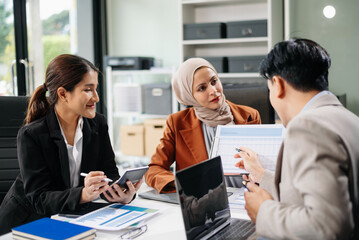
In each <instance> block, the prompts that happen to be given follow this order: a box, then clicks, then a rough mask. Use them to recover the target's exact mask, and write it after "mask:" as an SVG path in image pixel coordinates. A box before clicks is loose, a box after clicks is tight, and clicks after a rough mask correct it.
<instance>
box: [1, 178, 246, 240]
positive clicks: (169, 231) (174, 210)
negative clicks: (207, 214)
mask: <svg viewBox="0 0 359 240" xmlns="http://www.w3.org/2000/svg"><path fill="white" fill-rule="evenodd" d="M149 189H150V188H149V187H148V186H146V185H145V184H143V186H141V189H140V190H139V192H142V191H147V190H149ZM231 190H234V189H230V191H231ZM130 205H133V206H142V207H147V208H161V209H164V211H162V212H161V213H160V214H157V215H156V216H154V217H152V218H150V219H148V220H147V231H146V232H145V233H143V234H142V235H141V236H139V237H138V238H136V239H138V240H141V239H158V240H162V239H163V240H165V239H166V240H167V239H169V238H170V239H171V240H182V239H186V235H185V229H184V225H183V220H182V214H181V209H180V206H179V205H177V204H171V203H165V202H159V201H154V200H147V199H142V198H140V197H139V196H137V197H136V199H135V200H134V201H133V202H132V203H131V204H130ZM230 206H231V215H232V217H233V218H241V219H249V217H248V215H247V213H246V211H245V210H240V209H238V208H232V205H230ZM126 231H128V230H127V229H126V230H121V231H103V230H98V231H97V232H96V235H97V237H96V239H100V240H105V239H106V240H107V239H120V238H119V236H120V235H121V234H123V233H124V232H126ZM10 239H12V234H11V233H7V234H5V235H3V236H0V240H10Z"/></svg>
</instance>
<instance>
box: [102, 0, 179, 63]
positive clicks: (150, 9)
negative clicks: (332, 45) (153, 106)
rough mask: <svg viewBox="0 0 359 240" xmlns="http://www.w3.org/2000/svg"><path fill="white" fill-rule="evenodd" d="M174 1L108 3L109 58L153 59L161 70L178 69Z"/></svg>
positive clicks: (150, 0) (114, 1) (133, 0)
mask: <svg viewBox="0 0 359 240" xmlns="http://www.w3.org/2000/svg"><path fill="white" fill-rule="evenodd" d="M178 28H179V7H178V1H177V0H130V1H129V0H110V1H108V33H109V54H110V55H113V56H115V55H119V56H153V57H155V58H156V60H158V61H159V64H161V63H162V65H163V66H164V67H172V66H178V65H179V61H180V55H179V46H180V45H179V44H180V43H179V31H178Z"/></svg>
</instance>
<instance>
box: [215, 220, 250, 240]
mask: <svg viewBox="0 0 359 240" xmlns="http://www.w3.org/2000/svg"><path fill="white" fill-rule="evenodd" d="M254 232H255V225H254V223H252V222H251V221H248V220H242V219H235V218H231V222H230V224H229V225H228V226H227V227H225V228H223V229H222V230H221V231H219V232H218V233H217V234H216V235H214V236H213V237H211V238H210V239H211V240H216V239H247V238H249V237H250V236H251V235H252V234H253V233H254Z"/></svg>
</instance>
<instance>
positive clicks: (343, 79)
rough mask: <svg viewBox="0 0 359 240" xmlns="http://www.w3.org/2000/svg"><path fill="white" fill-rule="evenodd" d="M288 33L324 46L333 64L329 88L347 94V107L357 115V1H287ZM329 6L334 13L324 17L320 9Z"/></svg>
mask: <svg viewBox="0 0 359 240" xmlns="http://www.w3.org/2000/svg"><path fill="white" fill-rule="evenodd" d="M289 4H290V36H291V37H306V38H310V39H313V40H315V41H317V42H318V43H320V44H321V45H322V46H323V47H324V48H326V49H327V51H328V52H329V54H330V56H331V58H332V66H331V68H330V70H329V90H330V91H332V92H333V93H335V94H343V93H346V94H347V107H348V109H349V110H351V111H352V112H354V113H355V114H356V115H359V94H358V91H359V74H358V70H359V61H358V56H359V28H358V23H359V15H358V9H359V1H358V0H343V1H335V0H325V1H324V0H315V1H313V0H290V1H289ZM326 5H332V6H334V7H335V8H336V15H335V17H334V18H332V19H327V18H325V17H324V15H323V8H324V7H325V6H326Z"/></svg>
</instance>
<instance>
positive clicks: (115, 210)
mask: <svg viewBox="0 0 359 240" xmlns="http://www.w3.org/2000/svg"><path fill="white" fill-rule="evenodd" d="M159 211H160V209H152V208H146V207H138V206H130V205H122V204H118V203H114V204H112V205H109V206H107V207H103V208H100V209H98V210H96V211H93V212H90V213H88V214H86V215H83V216H81V217H79V218H76V219H74V220H72V221H71V222H72V223H75V224H79V225H83V226H87V227H92V228H96V229H101V230H120V229H123V228H125V227H128V226H130V225H132V224H134V223H137V222H139V221H143V220H145V219H147V218H149V217H152V216H154V215H155V214H157V213H159Z"/></svg>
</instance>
